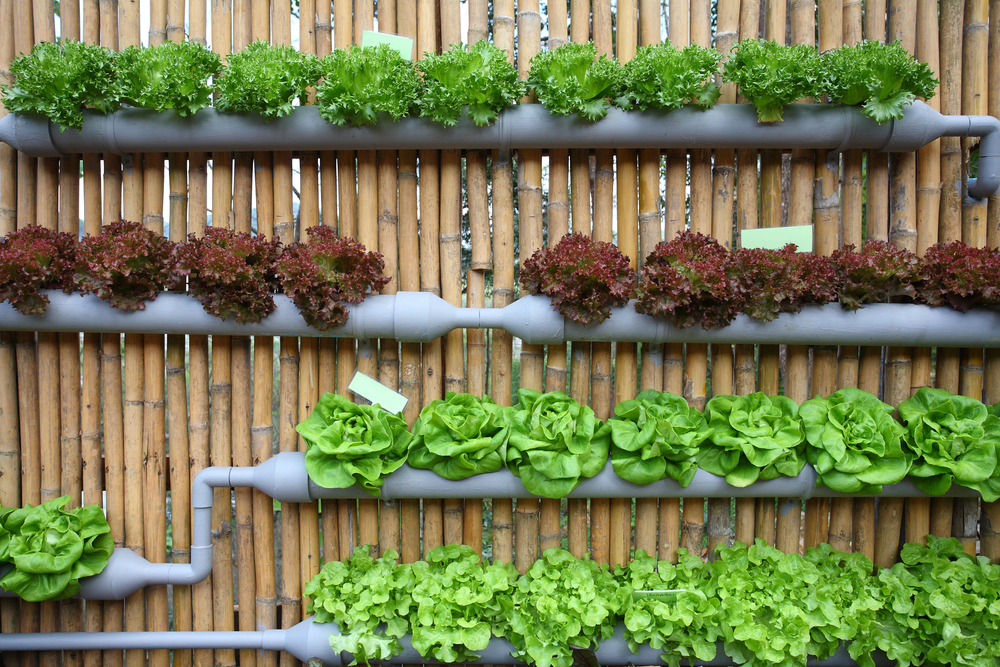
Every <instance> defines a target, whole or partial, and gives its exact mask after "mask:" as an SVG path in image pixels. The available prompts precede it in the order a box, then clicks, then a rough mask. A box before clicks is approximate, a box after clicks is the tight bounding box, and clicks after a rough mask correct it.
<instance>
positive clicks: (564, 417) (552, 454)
mask: <svg viewBox="0 0 1000 667" xmlns="http://www.w3.org/2000/svg"><path fill="white" fill-rule="evenodd" d="M517 395H518V398H519V399H520V402H519V403H518V405H516V406H514V408H513V409H511V410H510V411H508V412H506V415H507V419H508V424H509V428H510V433H509V435H508V441H507V451H506V455H505V460H506V463H507V467H508V468H509V469H510V471H511V472H512V473H514V474H515V475H516V476H518V477H520V478H521V483H522V484H524V488H526V489H527V490H528V491H529V492H530V493H532V494H534V495H536V496H541V497H543V498H562V497H565V496H566V495H567V494H568V493H569V492H570V491H572V490H573V489H575V488H576V487H577V485H578V484H579V483H580V480H581V479H583V478H586V477H593V476H594V475H596V474H597V473H599V472H600V471H601V470H603V469H604V466H605V464H606V463H607V461H608V447H609V446H610V444H611V427H610V426H608V425H607V424H602V423H601V421H600V420H599V419H597V417H595V416H594V411H593V410H592V409H590V408H589V407H587V406H583V405H580V404H579V403H577V402H576V401H574V400H573V399H572V398H570V397H569V396H567V395H566V394H564V393H562V392H561V391H551V392H549V393H547V394H542V393H541V392H538V391H535V390H533V389H519V390H518V392H517Z"/></svg>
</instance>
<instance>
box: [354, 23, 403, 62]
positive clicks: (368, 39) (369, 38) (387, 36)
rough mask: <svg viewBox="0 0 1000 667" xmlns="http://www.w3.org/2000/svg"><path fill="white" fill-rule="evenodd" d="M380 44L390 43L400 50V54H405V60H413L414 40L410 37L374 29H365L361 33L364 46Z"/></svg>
mask: <svg viewBox="0 0 1000 667" xmlns="http://www.w3.org/2000/svg"><path fill="white" fill-rule="evenodd" d="M379 44H388V45H389V46H391V47H392V48H394V49H396V50H397V51H399V55H401V56H403V60H413V40H412V39H410V38H409V37H403V36H402V35H393V34H391V33H388V32H375V31H374V30H365V31H364V32H362V33H361V46H362V47H366V46H378V45H379Z"/></svg>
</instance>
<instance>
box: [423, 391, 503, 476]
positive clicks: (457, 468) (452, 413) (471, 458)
mask: <svg viewBox="0 0 1000 667" xmlns="http://www.w3.org/2000/svg"><path fill="white" fill-rule="evenodd" d="M504 411H505V408H502V407H500V406H499V405H497V404H496V403H494V402H493V401H491V400H490V397H489V396H484V397H483V398H477V397H475V396H473V395H471V394H456V393H455V392H452V391H449V392H448V393H447V395H446V396H445V399H444V400H443V401H442V400H441V399H436V400H434V401H431V402H430V403H429V404H427V405H426V406H425V407H424V409H423V410H421V411H420V416H419V417H418V418H417V421H416V422H415V423H414V424H413V428H412V429H410V432H411V433H412V434H413V442H412V443H411V445H410V454H409V463H410V465H411V466H413V467H414V468H423V469H425V470H433V471H434V472H436V473H437V474H439V475H441V476H442V477H444V478H446V479H452V480H458V479H465V478H467V477H471V476H472V475H478V474H480V473H484V472H496V471H497V470H499V469H500V468H502V467H503V462H504V453H505V450H504V449H503V445H504V444H505V442H506V440H507V423H506V419H505V418H504Z"/></svg>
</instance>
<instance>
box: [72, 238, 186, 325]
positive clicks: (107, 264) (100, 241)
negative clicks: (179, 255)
mask: <svg viewBox="0 0 1000 667" xmlns="http://www.w3.org/2000/svg"><path fill="white" fill-rule="evenodd" d="M175 245H176V244H174V243H173V242H171V241H169V240H167V239H166V238H164V237H163V236H161V235H160V234H157V233H156V232H153V231H151V230H149V229H146V228H145V227H143V226H142V223H139V222H129V221H127V220H119V221H117V222H112V223H111V224H108V225H105V226H104V229H102V230H101V233H100V234H98V235H97V236H87V237H84V239H83V240H82V241H80V245H79V246H78V255H77V268H76V276H75V280H76V284H77V286H78V287H79V288H80V289H81V290H82V291H83V293H84V294H87V293H93V294H96V295H97V296H99V297H100V298H102V299H104V300H105V301H107V302H108V305H110V306H111V307H112V308H118V309H120V310H124V311H126V312H132V311H135V310H143V309H144V308H145V307H146V304H145V302H146V301H152V300H153V299H155V298H156V295H157V294H159V293H160V292H163V291H166V290H169V289H173V287H174V286H175V285H176V284H177V274H176V262H177V260H176V257H175V255H174V248H175Z"/></svg>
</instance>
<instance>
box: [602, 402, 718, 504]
mask: <svg viewBox="0 0 1000 667" xmlns="http://www.w3.org/2000/svg"><path fill="white" fill-rule="evenodd" d="M608 426H610V427H611V465H613V466H614V469H615V473H617V474H618V476H619V477H621V478H622V479H627V480H628V481H630V482H633V483H635V484H651V483H652V482H656V481H658V480H661V479H663V478H664V477H670V478H671V479H674V480H676V481H677V482H678V483H680V485H681V487H684V488H686V487H687V486H688V485H689V484H690V483H691V480H692V479H694V474H695V472H697V470H698V465H697V463H696V462H695V457H696V456H697V454H698V447H699V445H701V443H702V442H704V441H705V439H706V438H708V436H709V435H710V434H711V430H710V429H709V428H708V423H707V422H706V421H705V416H704V415H702V414H701V413H700V412H699V411H698V410H696V409H695V408H692V407H688V404H687V401H685V400H684V399H683V398H681V397H680V396H675V395H674V394H669V393H666V392H658V391H656V390H653V389H650V390H647V391H644V392H642V393H641V394H639V395H638V396H636V397H635V398H634V399H632V400H629V401H622V402H621V403H619V404H618V405H616V406H615V417H614V418H613V419H610V420H608Z"/></svg>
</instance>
